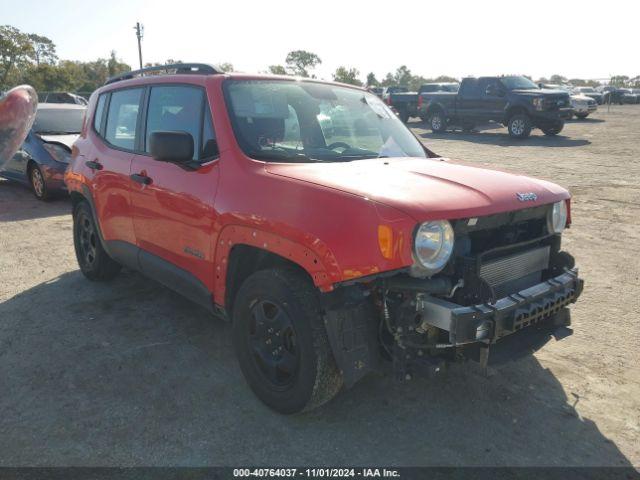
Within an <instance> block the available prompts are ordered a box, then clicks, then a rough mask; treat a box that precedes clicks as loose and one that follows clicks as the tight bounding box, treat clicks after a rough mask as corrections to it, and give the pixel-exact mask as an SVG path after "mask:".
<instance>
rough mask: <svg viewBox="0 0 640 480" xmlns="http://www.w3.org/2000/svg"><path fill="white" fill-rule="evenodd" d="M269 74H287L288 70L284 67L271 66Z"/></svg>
mask: <svg viewBox="0 0 640 480" xmlns="http://www.w3.org/2000/svg"><path fill="white" fill-rule="evenodd" d="M268 72H269V73H270V74H272V75H286V74H287V70H286V69H285V68H284V67H283V66H282V65H269V68H268Z"/></svg>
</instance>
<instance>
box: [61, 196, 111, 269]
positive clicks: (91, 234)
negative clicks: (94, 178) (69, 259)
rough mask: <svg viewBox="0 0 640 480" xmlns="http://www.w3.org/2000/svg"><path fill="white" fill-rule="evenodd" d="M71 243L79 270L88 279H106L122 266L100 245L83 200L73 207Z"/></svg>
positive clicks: (94, 225)
mask: <svg viewBox="0 0 640 480" xmlns="http://www.w3.org/2000/svg"><path fill="white" fill-rule="evenodd" d="M73 245H74V247H75V250H76V259H77V260H78V265H79V266H80V271H81V272H82V274H83V275H84V276H85V277H87V278H88V279H89V280H92V281H108V280H111V279H113V278H114V277H115V276H116V275H117V274H118V272H120V269H121V268H122V266H121V265H120V264H119V263H118V262H116V261H115V260H113V259H112V258H111V257H110V256H109V255H108V254H107V252H105V250H104V248H103V247H102V242H101V241H100V237H99V236H98V228H97V227H96V222H95V219H94V218H93V213H92V212H91V208H90V207H89V204H88V203H87V202H85V201H83V202H80V203H78V204H77V205H76V206H75V208H74V209H73Z"/></svg>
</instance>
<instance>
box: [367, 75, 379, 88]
mask: <svg viewBox="0 0 640 480" xmlns="http://www.w3.org/2000/svg"><path fill="white" fill-rule="evenodd" d="M378 86H380V82H379V81H378V79H377V78H376V75H375V74H374V73H373V72H369V73H368V74H367V87H378Z"/></svg>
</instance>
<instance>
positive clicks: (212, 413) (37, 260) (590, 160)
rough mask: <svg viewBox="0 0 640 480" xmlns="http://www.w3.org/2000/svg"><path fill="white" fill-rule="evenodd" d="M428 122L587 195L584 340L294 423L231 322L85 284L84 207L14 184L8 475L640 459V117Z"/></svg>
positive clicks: (0, 342) (576, 242) (380, 389)
mask: <svg viewBox="0 0 640 480" xmlns="http://www.w3.org/2000/svg"><path fill="white" fill-rule="evenodd" d="M411 126H412V127H414V128H415V133H416V134H417V135H418V136H419V137H420V138H422V139H423V140H424V142H425V143H426V144H427V145H428V146H430V147H431V148H432V149H434V150H435V151H437V152H439V153H440V154H442V155H443V156H448V157H451V158H459V159H465V160H467V161H471V162H474V163H476V164H478V165H481V166H482V165H486V166H490V167H496V168H501V169H507V170H513V171H518V172H523V173H525V174H530V175H535V176H539V177H543V178H547V179H551V180H553V181H556V182H558V183H560V184H562V185H565V186H568V187H569V188H570V189H571V191H572V192H573V195H574V202H573V221H574V224H573V226H572V228H571V229H570V231H568V232H567V234H566V235H565V237H566V240H565V245H566V247H567V249H569V250H570V251H571V252H573V253H574V254H575V256H576V257H577V260H578V264H579V266H580V268H581V272H582V274H583V275H584V277H585V279H586V290H585V293H584V295H583V297H582V298H581V300H580V302H579V303H578V304H577V305H576V306H575V307H574V308H573V326H574V329H575V333H574V335H572V336H570V337H568V338H565V339H564V340H562V341H559V342H556V341H555V340H552V341H551V342H550V343H549V344H547V345H546V347H545V348H543V349H542V350H540V351H539V352H537V353H536V354H535V355H534V356H530V357H526V358H524V359H521V360H518V361H516V362H512V363H509V364H507V365H504V366H502V367H500V368H499V369H498V371H497V374H496V375H493V376H491V377H489V378H484V377H481V376H479V375H477V374H476V373H473V372H471V371H469V370H468V369H462V368H457V369H453V370H452V371H450V372H449V373H448V375H447V376H446V377H444V378H440V379H436V380H433V381H428V380H415V381H412V382H409V383H403V384H397V383H395V382H394V381H393V380H392V379H391V378H389V377H387V376H371V377H369V378H367V379H365V380H364V381H363V382H361V383H360V384H358V385H357V386H356V387H355V388H353V389H352V390H349V391H346V392H344V393H343V394H342V395H340V396H339V397H338V398H336V399H335V400H334V401H332V402H331V403H330V404H328V405H326V406H325V407H323V408H322V409H320V410H317V411H314V412H312V413H309V414H305V415H300V416H294V417H282V416H279V415H277V414H274V413H272V412H271V411H270V410H268V409H267V408H266V407H264V406H263V405H262V404H261V403H259V402H258V400H256V398H255V397H254V396H253V395H252V393H251V392H250V390H249V388H248V387H247V385H246V384H245V382H244V380H243V378H242V376H241V373H240V370H239V368H238V365H237V363H236V360H235V357H234V355H233V351H232V348H231V345H230V339H229V334H230V328H229V326H228V325H226V324H224V323H221V322H219V321H216V320H213V319H211V318H210V317H209V316H208V315H207V314H206V313H205V312H203V311H201V310H200V309H199V308H198V307H196V306H193V305H191V304H189V303H188V302H187V301H186V300H183V299H182V298H180V297H179V296H178V295H176V294H173V293H172V292H170V291H168V290H166V289H164V288H163V287H160V286H158V285H157V284H155V283H153V282H152V281H149V280H146V279H144V278H143V277H141V276H139V275H138V274H135V273H131V272H125V273H124V274H122V275H121V276H120V277H119V278H118V279H117V280H116V281H114V282H113V283H111V284H109V285H100V284H94V283H90V282H88V281H86V280H84V278H83V277H82V276H81V274H80V273H79V271H78V269H77V266H76V262H75V258H74V254H73V248H72V235H71V217H70V215H69V209H70V207H69V202H68V201H66V200H58V201H55V202H52V203H49V204H40V203H38V202H36V200H35V199H33V197H32V196H31V194H30V193H29V192H28V191H26V190H25V189H23V188H22V187H20V186H16V185H12V184H10V183H8V182H5V181H0V278H1V279H2V281H1V283H0V465H187V466H190V465H238V464H254V465H263V464H274V463H275V464H298V465H300V464H316V465H318V464H332V465H335V464H358V465H364V464H369V465H370V464H376V465H384V464H394V465H518V466H522V465H627V466H628V465H636V466H640V370H639V369H638V365H639V364H640V350H639V348H638V346H639V345H640V324H639V320H638V311H640V300H639V299H640V282H639V275H640V187H639V182H640V146H639V145H638V141H639V140H640V106H616V107H612V109H611V112H610V113H607V112H606V108H604V109H601V112H600V113H598V114H596V115H594V116H593V118H590V119H589V120H587V121H580V122H572V123H570V124H568V125H567V127H566V129H565V130H564V131H563V132H562V135H561V136H559V137H557V138H555V139H554V138H546V137H544V136H542V135H541V134H539V132H537V131H536V132H535V133H534V136H532V137H531V138H530V139H528V140H525V141H522V142H516V141H512V140H510V139H509V138H508V136H507V135H506V130H505V129H502V128H501V129H495V128H491V129H486V130H483V131H481V132H478V133H473V134H462V133H450V134H444V135H434V134H432V133H431V132H427V131H425V130H424V129H423V128H422V126H421V124H419V123H412V124H411Z"/></svg>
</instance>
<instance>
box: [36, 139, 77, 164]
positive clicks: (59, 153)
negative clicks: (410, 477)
mask: <svg viewBox="0 0 640 480" xmlns="http://www.w3.org/2000/svg"><path fill="white" fill-rule="evenodd" d="M42 146H43V147H44V149H45V150H46V151H47V152H49V155H51V158H53V159H54V160H55V161H56V162H61V163H69V159H70V158H71V154H70V153H69V150H67V149H66V148H65V147H63V146H62V145H58V144H57V143H45V144H44V145H42Z"/></svg>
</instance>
